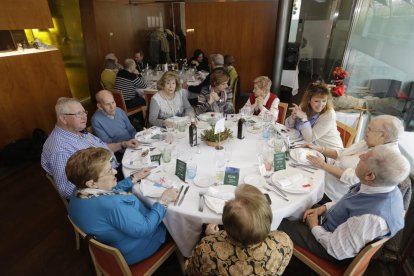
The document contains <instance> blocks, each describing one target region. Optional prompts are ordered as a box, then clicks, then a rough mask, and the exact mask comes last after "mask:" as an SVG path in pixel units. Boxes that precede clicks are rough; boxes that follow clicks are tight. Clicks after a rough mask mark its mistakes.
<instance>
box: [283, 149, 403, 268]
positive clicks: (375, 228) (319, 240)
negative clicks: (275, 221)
mask: <svg viewBox="0 0 414 276" xmlns="http://www.w3.org/2000/svg"><path fill="white" fill-rule="evenodd" d="M409 170H410V164H409V162H408V161H407V159H406V158H405V157H404V156H402V155H401V154H400V153H399V152H396V151H395V150H392V149H390V148H388V147H384V146H378V147H375V148H374V149H372V150H370V151H368V152H367V153H364V154H362V155H360V161H359V163H358V165H357V167H356V169H355V173H356V175H357V176H358V178H359V179H360V180H361V183H359V184H356V185H354V186H352V187H351V188H350V190H349V192H348V193H347V194H346V195H344V196H343V197H342V198H341V199H340V200H339V201H338V202H336V203H334V202H329V203H327V204H325V205H322V206H320V207H318V208H314V209H309V210H306V211H305V213H304V215H303V222H305V223H306V224H307V226H306V225H305V223H303V222H300V221H288V220H286V219H285V220H283V221H282V223H281V224H280V226H279V230H281V231H284V232H286V233H287V234H288V235H289V236H290V238H291V239H292V240H293V243H294V244H296V245H299V246H301V247H303V248H306V249H307V250H309V251H311V252H312V253H314V254H315V255H318V256H319V257H321V258H324V259H326V260H328V261H330V262H339V261H348V260H347V259H349V258H353V257H355V256H356V255H357V254H358V253H359V252H360V251H361V249H362V248H364V247H365V245H366V244H368V243H370V242H372V241H374V240H377V239H381V238H384V237H390V238H391V237H393V236H394V235H395V234H396V233H397V232H398V231H399V230H401V229H402V228H403V227H404V208H403V199H402V195H401V192H400V190H399V189H398V187H397V185H398V183H400V182H402V181H403V180H404V179H405V178H406V177H407V176H408V173H409ZM321 215H325V219H324V220H323V221H322V223H321V224H320V225H319V223H318V216H321Z"/></svg>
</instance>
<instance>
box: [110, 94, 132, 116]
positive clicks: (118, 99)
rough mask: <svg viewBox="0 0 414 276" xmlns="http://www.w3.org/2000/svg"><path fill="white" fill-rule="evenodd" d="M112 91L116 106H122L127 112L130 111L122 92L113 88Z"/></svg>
mask: <svg viewBox="0 0 414 276" xmlns="http://www.w3.org/2000/svg"><path fill="white" fill-rule="evenodd" d="M110 91H111V92H112V95H113V96H114V100H115V104H116V106H117V107H119V108H121V109H122V110H123V111H125V113H128V110H127V107H126V104H125V100H124V95H122V92H121V91H120V90H116V89H111V90H110Z"/></svg>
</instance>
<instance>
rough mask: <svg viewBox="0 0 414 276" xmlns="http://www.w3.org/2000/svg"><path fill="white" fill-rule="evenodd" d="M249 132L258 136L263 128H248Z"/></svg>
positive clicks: (253, 126)
mask: <svg viewBox="0 0 414 276" xmlns="http://www.w3.org/2000/svg"><path fill="white" fill-rule="evenodd" d="M247 131H248V132H250V133H254V134H256V133H259V132H261V131H262V126H261V125H259V124H254V125H252V126H248V127H247Z"/></svg>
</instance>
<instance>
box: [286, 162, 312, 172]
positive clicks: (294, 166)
mask: <svg viewBox="0 0 414 276" xmlns="http://www.w3.org/2000/svg"><path fill="white" fill-rule="evenodd" d="M289 166H291V167H293V168H298V169H301V170H304V171H305V172H308V173H311V174H314V173H315V171H311V170H310V169H309V168H304V167H303V166H299V165H297V164H293V163H291V164H289Z"/></svg>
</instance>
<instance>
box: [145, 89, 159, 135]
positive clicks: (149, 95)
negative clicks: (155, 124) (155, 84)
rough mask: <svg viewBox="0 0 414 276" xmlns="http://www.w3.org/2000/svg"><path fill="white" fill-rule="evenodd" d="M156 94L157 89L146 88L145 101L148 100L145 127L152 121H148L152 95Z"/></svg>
mask: <svg viewBox="0 0 414 276" xmlns="http://www.w3.org/2000/svg"><path fill="white" fill-rule="evenodd" d="M155 94H157V91H154V90H144V97H145V102H146V107H147V116H145V127H150V123H149V121H148V119H149V112H150V104H151V99H152V96H154V95H155Z"/></svg>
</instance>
